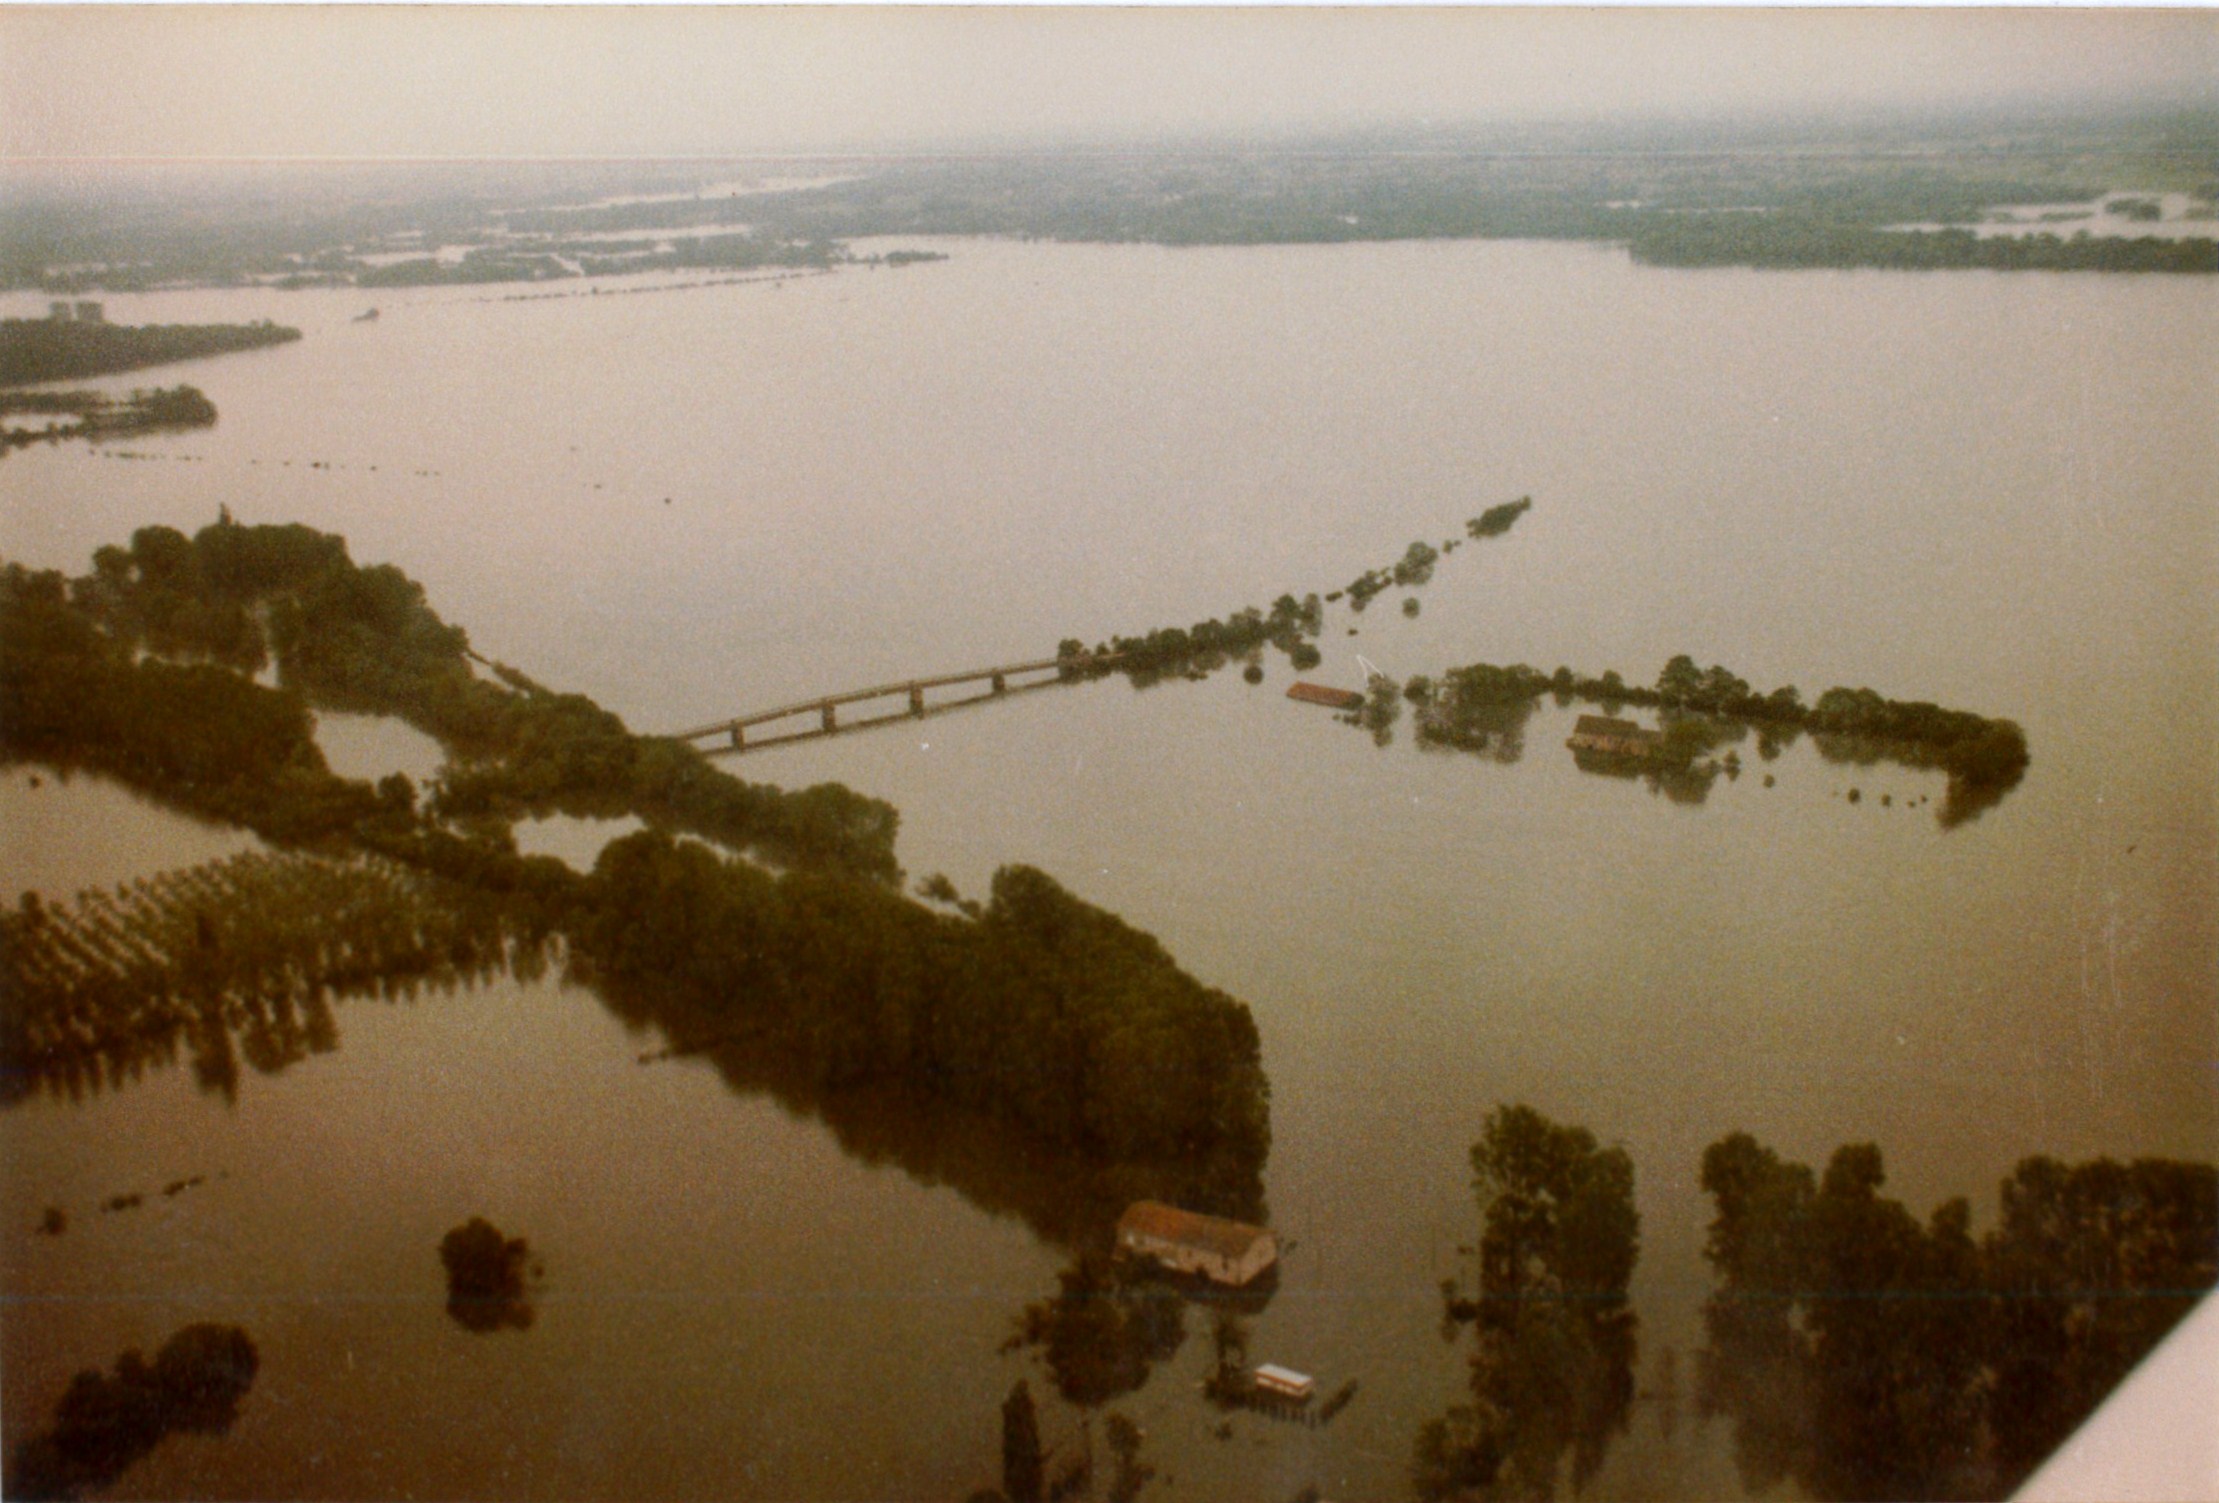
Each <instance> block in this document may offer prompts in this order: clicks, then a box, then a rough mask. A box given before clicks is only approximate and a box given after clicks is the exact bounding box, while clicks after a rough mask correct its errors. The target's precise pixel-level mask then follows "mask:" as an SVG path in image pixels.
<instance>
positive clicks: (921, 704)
mask: <svg viewBox="0 0 2219 1503" xmlns="http://www.w3.org/2000/svg"><path fill="white" fill-rule="evenodd" d="M909 713H910V714H912V715H917V716H922V715H923V714H924V713H925V691H924V690H923V688H921V687H920V686H918V685H916V684H911V685H910V686H909Z"/></svg>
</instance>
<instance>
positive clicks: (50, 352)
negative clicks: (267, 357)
mask: <svg viewBox="0 0 2219 1503" xmlns="http://www.w3.org/2000/svg"><path fill="white" fill-rule="evenodd" d="M298 338H300V330H298V329H288V328H286V327H284V326H283V325H280V324H273V323H271V322H269V321H268V320H267V319H265V320H263V321H262V322H261V323H254V324H150V325H147V326H144V327H139V328H133V327H130V326H128V325H124V324H104V323H86V322H82V321H79V320H69V321H66V322H65V321H64V320H62V319H58V318H57V319H49V318H9V319H0V386H28V385H30V384H31V383H33V382H36V381H78V380H83V379H84V378H85V377H88V376H111V375H115V374H116V373H118V372H120V371H135V370H143V369H144V368H146V367H147V366H150V365H168V364H170V363H172V362H173V361H178V360H198V359H200V358H201V357H202V356H204V355H225V354H229V353H231V352H232V351H233V350H255V349H260V348H262V347H263V346H265V345H273V344H287V343H290V342H291V341H293V340H296V339H298Z"/></svg>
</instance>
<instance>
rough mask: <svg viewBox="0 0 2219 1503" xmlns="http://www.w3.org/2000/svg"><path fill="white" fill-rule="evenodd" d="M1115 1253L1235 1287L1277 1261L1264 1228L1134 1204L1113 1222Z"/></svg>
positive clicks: (1273, 1243) (1150, 1203)
mask: <svg viewBox="0 0 2219 1503" xmlns="http://www.w3.org/2000/svg"><path fill="white" fill-rule="evenodd" d="M1117 1250H1118V1251H1119V1252H1121V1253H1125V1254H1128V1255H1130V1256H1133V1257H1138V1258H1147V1259H1149V1260H1150V1261H1152V1262H1156V1263H1160V1264H1162V1265H1163V1266H1164V1267H1166V1268H1169V1269H1171V1270H1173V1271H1174V1272H1177V1273H1198V1274H1201V1275H1202V1276H1203V1277H1204V1278H1207V1279H1211V1280H1213V1281H1215V1282H1216V1283H1220V1284H1231V1285H1234V1286H1235V1287H1238V1286H1240V1285H1242V1284H1247V1283H1250V1282H1252V1281H1253V1280H1254V1279H1255V1278H1256V1276H1257V1275H1259V1274H1261V1273H1262V1272H1263V1271H1264V1270H1265V1269H1267V1268H1269V1267H1271V1265H1272V1264H1274V1263H1276V1262H1278V1261H1279V1239H1278V1238H1277V1237H1275V1236H1274V1235H1272V1233H1271V1231H1270V1230H1269V1229H1268V1228H1266V1227H1260V1226H1249V1225H1248V1224H1246V1223H1245V1222H1240V1221H1228V1220H1226V1219H1225V1218H1223V1217H1221V1216H1204V1215H1202V1214H1201V1213H1200V1212H1198V1211H1182V1210H1180V1209H1179V1208H1178V1207H1177V1206H1167V1205H1165V1204H1164V1203H1163V1202H1161V1201H1156V1200H1136V1201H1134V1202H1133V1203H1132V1204H1131V1205H1129V1206H1127V1207H1126V1208H1125V1214H1124V1215H1122V1216H1120V1217H1118V1218H1117Z"/></svg>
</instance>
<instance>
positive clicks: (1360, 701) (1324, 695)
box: [1287, 684, 1364, 710]
mask: <svg viewBox="0 0 2219 1503" xmlns="http://www.w3.org/2000/svg"><path fill="white" fill-rule="evenodd" d="M1287 698H1289V699H1299V700H1301V701H1302V702H1303V703H1304V704H1306V705H1324V706H1325V707H1326V708H1328V709H1333V710H1361V709H1362V708H1363V707H1364V696H1363V695H1361V694H1358V693H1357V692H1356V691H1355V690H1353V689H1328V688H1327V687H1326V686H1325V685H1323V684H1296V685H1295V686H1294V687H1293V688H1291V689H1289V690H1288V691H1287Z"/></svg>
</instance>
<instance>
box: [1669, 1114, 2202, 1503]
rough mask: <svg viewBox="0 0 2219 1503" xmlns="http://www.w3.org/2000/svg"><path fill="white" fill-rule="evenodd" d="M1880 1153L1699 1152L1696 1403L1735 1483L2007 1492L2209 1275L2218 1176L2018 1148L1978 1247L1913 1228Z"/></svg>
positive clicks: (1938, 1225)
mask: <svg viewBox="0 0 2219 1503" xmlns="http://www.w3.org/2000/svg"><path fill="white" fill-rule="evenodd" d="M1884 1181H1885V1175H1884V1171H1883V1167H1882V1163H1881V1157H1880V1151H1879V1150H1878V1149H1877V1148H1875V1147H1873V1146H1872V1145H1871V1144H1858V1145H1852V1146H1850V1147H1845V1148H1843V1149H1841V1150H1840V1151H1838V1152H1837V1153H1836V1154H1835V1155H1834V1157H1833V1159H1832V1160H1831V1161H1830V1162H1829V1163H1828V1165H1827V1167H1826V1172H1825V1174H1824V1176H1823V1177H1822V1178H1814V1176H1813V1175H1812V1173H1811V1171H1810V1170H1809V1169H1808V1168H1806V1167H1805V1166H1803V1165H1801V1164H1795V1163H1789V1162H1786V1161H1783V1160H1782V1159H1780V1158H1779V1157H1778V1156H1777V1155H1775V1154H1774V1153H1773V1152H1772V1151H1771V1150H1769V1149H1767V1148H1763V1147H1761V1146H1760V1145H1758V1144H1757V1142H1756V1141H1755V1140H1754V1139H1752V1138H1750V1137H1749V1136H1748V1135H1747V1134H1741V1133H1737V1134H1734V1135H1733V1136H1731V1137H1728V1138H1726V1139H1723V1140H1722V1141H1720V1142H1718V1143H1716V1144H1714V1145H1712V1147H1711V1148H1710V1150H1709V1151H1708V1152H1707V1153H1706V1154H1705V1155H1704V1158H1703V1186H1704V1188H1705V1189H1706V1190H1708V1191H1709V1192H1710V1194H1711V1196H1712V1198H1713V1200H1714V1202H1715V1204H1716V1205H1717V1208H1718V1217H1717V1219H1716V1220H1715V1221H1713V1222H1712V1223H1711V1228H1710V1242H1709V1246H1708V1248H1707V1250H1706V1256H1707V1257H1708V1258H1709V1259H1710V1261H1711V1263H1712V1265H1713V1266H1714V1267H1715V1268H1716V1269H1717V1271H1718V1275H1719V1288H1718V1291H1717V1292H1716V1293H1715V1294H1714V1295H1713V1296H1712V1297H1711V1299H1710V1302H1709V1303H1708V1305H1707V1306H1706V1307H1705V1311H1704V1320H1705V1326H1706V1330H1707V1335H1708V1346H1707V1349H1706V1350H1705V1351H1704V1353H1703V1356H1702V1369H1701V1386H1700V1394H1701V1404H1702V1408H1703V1411H1704V1412H1705V1413H1706V1414H1724V1415H1728V1416H1731V1417H1732V1419H1733V1421H1734V1427H1735V1432H1734V1451H1735V1459H1736V1462H1737V1463H1738V1465H1739V1467H1740V1471H1741V1477H1742V1481H1743V1483H1744V1484H1745V1485H1746V1486H1747V1487H1748V1488H1750V1489H1751V1490H1752V1491H1768V1490H1771V1489H1774V1488H1776V1487H1778V1486H1779V1485H1780V1484H1781V1483H1782V1482H1784V1481H1792V1482H1793V1483H1794V1485H1795V1486H1796V1487H1797V1488H1799V1489H1800V1490H1801V1491H1803V1492H1804V1493H1805V1494H1807V1495H1809V1496H1811V1497H1815V1498H1823V1499H1835V1498H1844V1499H1846V1498H1921V1497H1933V1498H1990V1497H1999V1496H2003V1495H2006V1494H2008V1493H2009V1492H2010V1491H2011V1490H2012V1489H2013V1488H2015V1487H2016V1486H2017V1485H2018V1483H2019V1482H2020V1481H2021V1480H2022V1479H2023V1478H2024V1477H2025V1476H2026V1475H2027V1474H2028V1473H2029V1472H2030V1471H2032V1470H2033V1468H2034V1467H2035V1466H2037V1465H2039V1464H2040V1462H2041V1461H2042V1460H2043V1458H2044V1457H2046V1456H2047V1455H2048V1454H2049V1452H2050V1451H2051V1450H2053V1449H2054V1448H2055V1447H2056V1446H2057V1445H2058V1443H2060V1442H2061V1441H2062V1440H2063V1439H2064V1438H2065V1437H2066V1436H2067V1435H2069V1434H2070V1433H2071V1432H2072V1430H2073V1428H2074V1427H2075V1426H2077V1425H2078V1424H2079V1423H2080V1421H2081V1420H2082V1419H2084V1418H2085V1417H2086V1416H2087V1415H2088V1414H2089V1413H2090V1412H2091V1411H2092V1410H2093V1409H2094V1408H2095V1406H2096V1405H2097V1404H2098V1403H2099V1402H2101V1400H2102V1399H2103V1397H2104V1396H2105V1395H2106V1394H2107V1393H2109V1392H2110V1390H2111V1389H2112V1387H2113V1386H2114V1385H2116V1384H2117V1383H2118V1381H2119V1380H2120V1379H2121V1378H2123V1377H2124V1376H2125V1375H2126V1373H2127V1371H2128V1370H2129V1369H2130V1368H2131V1367H2132V1366H2133V1365H2134V1364H2135V1363H2136V1362H2137V1361H2139V1360H2140V1359H2141V1357H2142V1356H2143V1355H2144V1354H2145V1353H2146V1352H2148V1351H2149V1349H2150V1348H2151V1347H2153V1346H2155V1345H2156V1343H2157V1342H2158V1341H2159V1339H2161V1338H2162V1337H2163V1336H2164V1334H2165V1333H2166V1332H2167V1331H2168V1330H2170V1329H2171V1328H2172V1326H2173V1325H2174V1323H2175V1322H2177V1321H2178V1320H2179V1319H2180V1318H2181V1316H2182V1315H2184V1314H2186V1313H2187V1311H2188V1309H2189V1308H2190V1307H2191V1306H2192V1305H2193V1304H2194V1303H2195V1301H2196V1299H2197V1298H2198V1297H2199V1296H2200V1295H2201V1293H2202V1292H2203V1291H2204V1290H2206V1289H2208V1288H2210V1287H2211V1285H2212V1284H2213V1283H2214V1282H2215V1281H2219V1171H2215V1170H2214V1169H2213V1168H2212V1167H2211V1166H2210V1165H2199V1164H2186V1163H2175V1162H2168V1161H2162V1160H2140V1161H2137V1162H2135V1163H2133V1164H2127V1165H2121V1164H2117V1163H2113V1162H2111V1161H2109V1160H2098V1161H2096V1162H2093V1163H2087V1164H2081V1165H2077V1166H2073V1167H2067V1166H2065V1165H2062V1164H2059V1163H2057V1162H2055V1161H2054V1160H2050V1159H2045V1158H2035V1159H2028V1160H2027V1161H2025V1162H2024V1163H2022V1164H2021V1165H2020V1166H2019V1168H2018V1170H2017V1172H2016V1173H2014V1174H2013V1175H2012V1177H2011V1178H2010V1179H2009V1180H2007V1181H2005V1182H2004V1185H2003V1191H2002V1199H2003V1221H2002V1225H2001V1226H2000V1227H1999V1228H1998V1229H1997V1230H1996V1231H1994V1232H1992V1233H1990V1234H1989V1235H1988V1236H1987V1237H1986V1238H1984V1239H1981V1240H1980V1241H1978V1242H1976V1241H1975V1240H1974V1239H1973V1237H1972V1235H1971V1229H1970V1228H1971V1211H1970V1207H1969V1206H1968V1205H1967V1204H1966V1202H1964V1201H1963V1200H1954V1201H1951V1202H1949V1203H1947V1204H1945V1205H1943V1206H1942V1207H1941V1208H1940V1209H1938V1210H1937V1211H1936V1212H1935V1213H1934V1215H1933V1217H1932V1218H1931V1219H1930V1220H1929V1221H1928V1222H1927V1223H1926V1224H1924V1225H1921V1224H1920V1223H1919V1222H1918V1221H1917V1220H1916V1219H1915V1218H1914V1217H1913V1216H1912V1215H1911V1213H1910V1211H1909V1210H1908V1209H1906V1208H1905V1207H1904V1206H1903V1204H1902V1203H1901V1202H1900V1201H1896V1200H1892V1199H1887V1198H1883V1197H1882V1196H1880V1195H1879V1194H1878V1190H1879V1188H1880V1186H1881V1185H1882V1184H1883V1183H1884Z"/></svg>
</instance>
